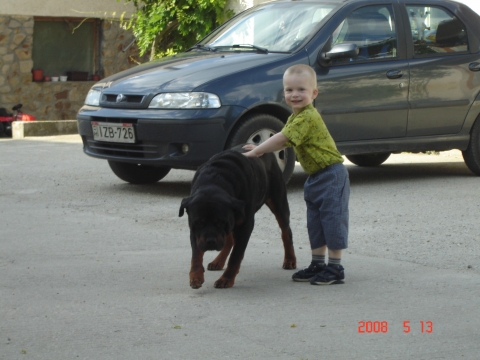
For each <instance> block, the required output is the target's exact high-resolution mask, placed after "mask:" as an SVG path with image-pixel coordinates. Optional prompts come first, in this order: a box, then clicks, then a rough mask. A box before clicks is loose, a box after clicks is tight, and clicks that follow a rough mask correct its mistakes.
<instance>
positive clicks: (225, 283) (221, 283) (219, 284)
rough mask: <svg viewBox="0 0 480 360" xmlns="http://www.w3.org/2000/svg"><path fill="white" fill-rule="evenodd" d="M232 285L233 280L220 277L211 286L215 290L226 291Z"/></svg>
mask: <svg viewBox="0 0 480 360" xmlns="http://www.w3.org/2000/svg"><path fill="white" fill-rule="evenodd" d="M234 283H235V280H234V279H229V278H226V277H223V276H222V277H221V278H220V279H218V280H217V281H215V284H214V285H213V286H214V287H215V288H217V289H226V288H230V287H232V286H233V284H234Z"/></svg>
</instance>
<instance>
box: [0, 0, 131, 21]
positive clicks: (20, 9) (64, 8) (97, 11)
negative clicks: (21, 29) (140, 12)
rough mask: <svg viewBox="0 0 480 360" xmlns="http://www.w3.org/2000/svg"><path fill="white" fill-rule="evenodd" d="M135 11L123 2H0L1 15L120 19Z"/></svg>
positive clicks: (78, 0) (90, 0)
mask: <svg viewBox="0 0 480 360" xmlns="http://www.w3.org/2000/svg"><path fill="white" fill-rule="evenodd" d="M134 10H135V8H134V6H133V5H132V4H131V3H129V4H128V5H125V3H124V1H123V0H121V1H119V2H117V1H116V0H0V15H24V16H32V15H35V16H70V17H98V18H112V17H113V18H118V17H120V16H121V14H122V13H123V12H124V11H125V12H126V16H127V17H129V16H130V15H131V14H132V13H133V12H134Z"/></svg>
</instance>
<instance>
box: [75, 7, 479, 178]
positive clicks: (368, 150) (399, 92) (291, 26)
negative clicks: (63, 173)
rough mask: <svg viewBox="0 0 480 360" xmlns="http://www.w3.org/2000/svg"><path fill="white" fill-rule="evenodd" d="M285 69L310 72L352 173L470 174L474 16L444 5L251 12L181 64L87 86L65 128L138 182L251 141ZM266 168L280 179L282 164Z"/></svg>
mask: <svg viewBox="0 0 480 360" xmlns="http://www.w3.org/2000/svg"><path fill="white" fill-rule="evenodd" d="M298 63H302V64H308V65H310V66H312V67H313V68H314V69H315V71H316V73H317V78H318V89H319V95H318V97H317V99H316V100H315V106H316V107H317V109H318V110H319V111H320V113H321V114H322V117H323V119H324V121H325V123H326V124H327V126H328V128H329V130H330V132H331V134H332V136H333V138H334V139H335V141H336V143H337V146H338V148H339V150H340V151H341V152H342V154H344V155H346V157H347V158H348V159H349V160H350V161H352V162H353V163H355V164H357V165H360V166H376V165H380V164H381V163H383V162H384V161H385V160H386V159H387V158H388V157H389V156H390V154H391V153H396V152H402V151H411V152H419V151H427V150H435V151H443V150H450V149H460V150H462V152H463V156H464V159H465V162H466V164H467V166H468V167H469V168H470V169H471V170H472V172H474V173H475V174H477V175H480V116H479V114H480V95H479V93H480V17H479V16H478V15H477V14H476V13H474V12H473V11H472V10H470V9H469V8H468V7H467V6H465V5H463V4H459V3H456V2H454V1H447V0H408V1H406V0H386V1H377V0H324V1H321V0H320V1H274V2H268V3H264V4H261V5H258V6H255V7H253V8H251V9H249V10H246V11H244V12H242V13H240V14H239V15H237V16H235V17H234V18H233V19H231V20H230V21H228V22H226V23H225V24H223V25H222V26H220V27H219V28H218V29H216V30H215V31H213V32H212V33H211V34H210V35H208V36H207V37H205V38H204V39H203V40H201V41H200V42H199V43H198V44H196V45H195V46H194V47H192V48H191V49H189V50H188V51H186V52H184V53H181V54H178V55H174V56H170V57H167V58H162V59H160V60H158V61H153V62H150V63H146V64H142V65H139V66H137V67H135V68H133V69H130V70H127V71H124V72H121V73H118V74H116V75H113V76H111V77H108V78H106V79H104V80H102V81H101V82H99V83H97V84H95V85H94V86H93V87H92V89H91V90H90V92H89V94H88V96H87V98H86V101H85V106H83V107H82V108H81V109H80V111H79V112H78V117H77V118H78V128H79V133H80V135H81V136H82V139H83V144H84V151H85V153H86V154H88V155H90V156H93V157H96V158H102V159H106V160H108V163H109V165H110V167H111V169H112V170H113V172H114V173H115V174H116V175H117V176H118V177H120V178H121V179H123V180H125V181H127V182H130V183H136V184H139V183H151V182H156V181H158V180H160V179H162V178H163V177H165V176H166V175H167V173H168V172H169V171H170V169H172V168H176V169H196V168H197V167H198V166H199V165H201V164H202V163H203V162H205V161H206V160H208V159H209V158H210V157H211V156H212V155H214V154H216V153H218V152H220V151H222V150H224V149H227V148H230V147H233V146H235V145H237V144H241V143H246V142H253V143H260V142H262V141H264V140H265V139H266V138H268V137H270V136H271V135H272V134H274V133H276V132H278V131H279V130H280V129H281V128H282V127H283V125H284V123H285V122H286V120H287V117H288V116H289V115H290V113H291V111H290V109H289V108H288V107H287V105H286V103H285V101H284V98H283V89H282V76H283V73H284V71H285V69H287V68H288V67H289V66H291V65H293V64H298ZM277 157H278V161H279V164H280V166H281V168H282V170H283V172H284V178H285V180H286V181H288V179H289V178H290V176H291V174H292V171H293V168H294V165H295V155H294V153H293V151H292V149H286V150H284V151H280V152H278V154H277Z"/></svg>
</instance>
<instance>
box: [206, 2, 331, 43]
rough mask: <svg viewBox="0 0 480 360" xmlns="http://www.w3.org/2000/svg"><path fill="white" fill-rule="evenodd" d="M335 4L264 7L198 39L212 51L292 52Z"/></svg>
mask: <svg viewBox="0 0 480 360" xmlns="http://www.w3.org/2000/svg"><path fill="white" fill-rule="evenodd" d="M337 6H338V4H329V3H305V4H301V3H295V6H292V4H290V3H287V4H285V3H280V4H267V5H265V6H263V7H259V8H256V9H252V10H251V11H246V12H245V13H244V14H241V15H239V16H237V17H235V18H233V19H232V20H231V21H229V22H228V23H227V24H226V25H225V26H224V27H222V28H220V29H219V30H218V31H215V32H213V33H212V34H211V35H209V36H207V37H206V38H205V39H204V40H202V44H204V45H205V44H208V45H209V46H211V47H214V48H223V50H226V49H228V48H229V47H231V46H232V45H234V44H250V45H255V46H258V47H262V48H265V49H268V50H269V51H271V52H290V51H294V50H295V49H296V48H297V47H298V46H299V45H300V44H301V43H303V42H304V41H305V40H306V39H308V38H309V37H311V36H312V35H313V34H314V33H315V31H316V30H318V25H319V23H320V22H321V21H322V20H323V18H324V17H325V16H327V15H328V14H329V13H330V12H331V11H332V10H333V9H334V8H335V7H337Z"/></svg>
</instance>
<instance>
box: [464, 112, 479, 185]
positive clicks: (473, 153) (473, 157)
mask: <svg viewBox="0 0 480 360" xmlns="http://www.w3.org/2000/svg"><path fill="white" fill-rule="evenodd" d="M462 155H463V160H464V161H465V164H466V165H467V167H468V168H469V169H470V170H471V171H472V172H473V173H474V174H476V175H480V117H479V118H477V120H476V121H475V124H473V127H472V131H471V133H470V142H469V143H468V147H467V149H466V150H465V151H462Z"/></svg>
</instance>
